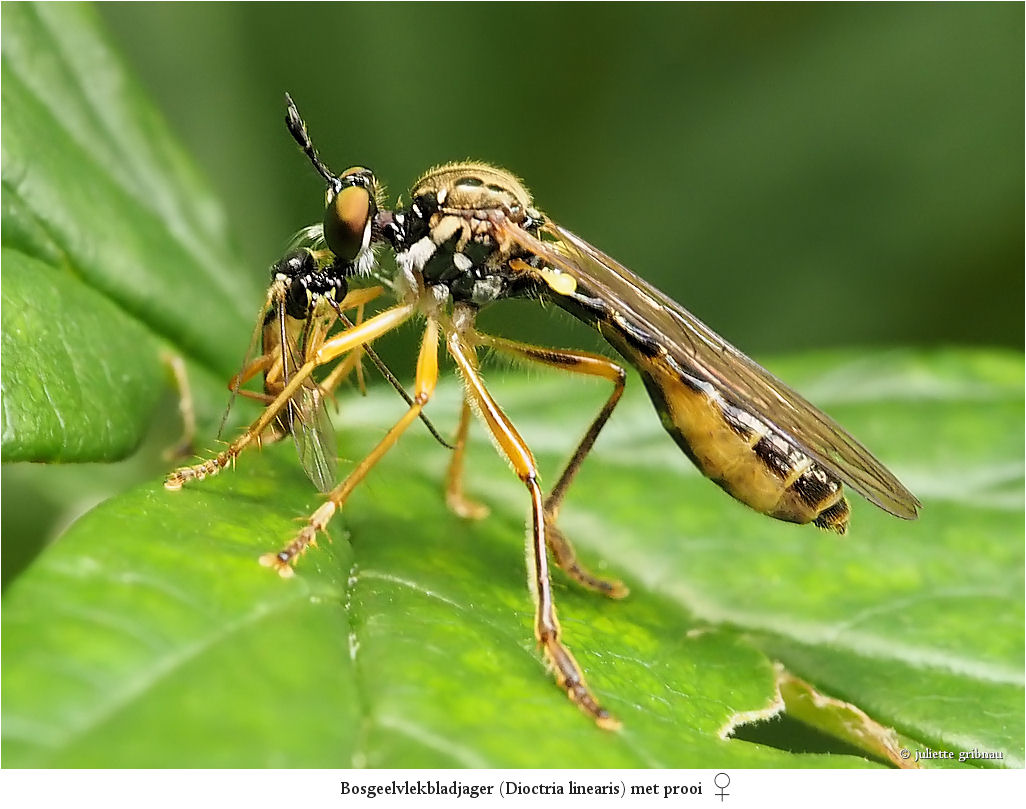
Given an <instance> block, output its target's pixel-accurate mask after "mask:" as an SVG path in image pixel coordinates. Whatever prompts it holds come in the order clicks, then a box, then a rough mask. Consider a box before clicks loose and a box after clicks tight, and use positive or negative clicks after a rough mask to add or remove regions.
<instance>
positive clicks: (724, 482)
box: [629, 352, 849, 534]
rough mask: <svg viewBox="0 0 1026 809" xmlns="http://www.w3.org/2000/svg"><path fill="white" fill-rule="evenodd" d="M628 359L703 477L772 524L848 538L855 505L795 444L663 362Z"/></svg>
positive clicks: (639, 357)
mask: <svg viewBox="0 0 1026 809" xmlns="http://www.w3.org/2000/svg"><path fill="white" fill-rule="evenodd" d="M630 354H632V355H633V356H630ZM629 359H630V360H631V362H632V363H633V364H634V365H635V367H637V369H638V371H639V372H640V373H641V376H642V378H643V379H644V380H645V386H646V387H647V388H648V392H649V395H650V396H651V397H652V402H653V403H654V404H655V406H656V409H657V410H658V411H659V415H660V418H661V419H662V423H663V427H664V428H665V429H666V431H667V432H668V433H669V434H670V435H672V436H673V438H674V440H675V441H676V442H677V444H678V445H679V446H680V448H681V449H683V450H684V452H685V453H687V455H688V457H690V458H691V460H692V461H694V463H695V465H696V466H697V467H698V468H699V469H700V470H701V472H702V474H703V475H705V476H706V477H708V478H710V479H711V480H713V481H715V482H716V483H717V484H718V485H719V486H720V487H721V488H723V489H724V490H725V491H726V492H727V493H729V494H730V495H731V496H733V497H734V498H736V499H737V500H740V501H741V502H742V503H744V504H746V505H748V506H751V507H752V508H754V509H755V510H756V511H760V512H762V513H763V514H768V515H769V516H770V517H775V518H776V519H778V520H785V521H787V522H795V523H809V522H811V523H815V524H816V525H818V526H819V527H821V528H828V529H831V530H833V531H837V532H838V533H840V534H843V533H844V532H845V530H846V529H847V527H848V513H849V512H848V501H847V500H845V498H844V492H843V487H842V485H841V483H840V481H838V480H837V479H835V478H834V477H833V476H832V475H830V474H829V473H828V472H827V471H826V470H824V469H822V468H820V467H819V466H817V465H816V464H815V463H814V462H813V461H812V459H811V458H809V457H808V456H807V455H805V454H804V453H802V452H801V451H800V450H798V449H797V448H796V447H795V446H794V445H793V444H792V443H791V442H790V441H789V440H788V439H786V438H785V437H784V436H783V435H781V434H780V433H779V432H777V431H776V430H774V429H773V428H772V427H770V426H769V425H768V424H766V423H765V422H763V421H760V420H759V419H758V418H756V417H754V416H752V415H751V414H749V413H747V412H745V411H744V410H741V409H740V408H738V407H735V406H733V405H732V404H730V403H729V402H727V401H725V400H724V399H723V397H722V396H720V395H719V393H718V392H717V391H716V390H715V388H713V386H712V385H710V384H709V383H707V382H704V381H702V380H699V379H696V378H694V377H690V376H688V375H687V374H681V373H680V372H678V371H677V370H676V369H674V368H673V367H671V366H670V365H669V364H667V363H666V362H665V361H664V359H663V358H662V357H660V356H659V355H658V354H656V355H654V356H652V357H646V356H643V355H638V354H636V353H634V352H629Z"/></svg>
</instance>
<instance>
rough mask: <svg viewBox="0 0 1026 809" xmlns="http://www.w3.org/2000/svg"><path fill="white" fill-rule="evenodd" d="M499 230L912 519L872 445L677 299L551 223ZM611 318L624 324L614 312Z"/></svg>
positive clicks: (583, 295)
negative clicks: (534, 230) (537, 229)
mask: <svg viewBox="0 0 1026 809" xmlns="http://www.w3.org/2000/svg"><path fill="white" fill-rule="evenodd" d="M504 230H505V232H506V233H508V235H509V236H510V238H511V239H512V240H513V241H515V242H516V243H518V244H519V245H520V246H521V247H523V248H524V249H526V250H528V251H530V252H531V253H534V254H535V255H537V256H538V257H539V258H540V259H541V260H542V261H543V262H545V263H546V264H548V265H549V266H551V267H553V268H554V269H557V270H559V271H561V272H564V273H567V274H568V275H570V276H571V277H572V278H573V279H574V281H575V283H576V286H577V289H576V290H574V291H572V292H571V291H568V292H566V293H560V294H567V295H570V296H571V297H574V296H577V297H578V298H580V299H582V300H586V299H588V298H591V299H598V302H599V303H600V304H603V305H604V306H605V307H606V308H607V309H608V310H609V311H610V313H611V314H618V315H619V316H620V319H621V320H622V321H623V323H625V324H627V325H628V326H629V327H633V328H637V330H638V331H639V332H643V333H645V334H648V335H651V336H652V337H653V338H654V339H655V340H656V341H657V342H658V343H659V344H660V345H661V346H662V347H663V348H664V349H665V350H666V355H667V358H668V359H669V360H670V361H671V362H673V363H674V364H676V365H677V366H678V368H679V370H681V371H682V372H683V373H686V374H688V375H691V376H694V377H696V378H697V379H699V380H702V381H705V382H707V383H709V384H711V385H712V386H713V387H714V388H715V389H716V390H717V391H718V392H719V393H720V395H722V396H723V397H724V399H725V400H726V401H728V402H729V403H730V404H732V405H734V406H735V407H738V408H740V409H741V410H744V411H746V412H748V413H749V414H751V415H752V416H754V417H755V418H758V419H760V420H762V421H765V422H767V423H768V424H769V425H771V426H772V427H773V428H775V429H776V430H779V431H780V433H781V434H783V435H784V436H785V437H787V438H788V439H789V440H790V441H792V442H793V443H794V445H795V446H796V447H797V448H798V449H800V450H801V451H802V452H804V453H805V454H807V455H808V456H809V457H810V458H812V459H813V460H814V461H815V462H816V463H817V464H819V465H820V466H822V467H823V469H825V470H827V471H828V472H830V473H832V474H833V475H835V476H836V477H837V478H838V479H839V480H841V481H842V482H844V483H847V484H848V485H849V486H850V487H851V488H852V489H854V490H855V491H856V492H858V493H859V494H861V495H862V496H863V497H865V498H866V499H867V500H869V501H870V502H872V503H874V504H876V505H877V506H879V507H880V508H882V509H884V511H887V512H890V513H891V514H893V515H895V516H896V517H901V518H903V519H907V520H911V519H915V518H916V516H917V513H916V512H917V509H918V508H919V507H920V505H921V504H920V502H919V501H918V500H917V499H916V497H915V495H913V494H912V493H911V492H910V491H909V490H908V489H906V488H905V486H904V485H902V483H901V481H899V480H898V479H897V477H895V476H894V474H893V473H892V472H890V471H889V470H888V469H887V468H886V467H885V466H884V465H883V464H882V463H880V461H878V460H877V459H876V458H874V457H873V455H872V454H871V453H870V452H869V450H867V449H866V448H865V447H863V446H862V445H861V444H860V443H859V442H858V441H856V440H855V439H854V438H853V437H852V436H851V435H849V434H848V433H847V432H846V431H845V430H844V428H842V427H841V426H840V425H839V424H837V422H835V421H834V420H833V419H831V418H830V417H829V416H827V415H826V414H825V413H823V412H822V411H820V410H819V409H817V408H816V407H814V406H813V405H812V404H810V403H809V402H808V401H807V400H806V399H805V398H803V397H802V396H801V395H800V394H798V393H796V392H795V391H793V390H792V389H791V388H789V387H788V386H787V385H785V384H784V383H783V382H782V381H780V380H779V379H777V377H775V376H774V375H773V374H771V373H770V372H769V371H767V370H766V369H765V368H763V367H762V366H761V365H759V364H758V363H756V362H755V361H754V360H753V359H751V358H750V357H748V356H747V355H745V354H744V353H742V352H741V351H739V350H738V349H737V348H735V347H734V346H732V345H731V344H730V343H728V342H727V341H726V340H724V339H723V338H722V337H720V336H719V335H718V334H716V332H714V331H713V330H712V329H710V328H709V327H708V326H706V325H705V324H704V323H702V321H700V320H699V319H698V318H697V317H695V316H694V315H692V314H691V313H690V312H688V311H687V310H686V309H684V308H683V307H682V306H681V305H680V304H678V303H677V302H676V301H674V300H672V299H671V298H669V297H668V296H667V295H665V294H664V293H662V292H660V291H659V290H658V289H656V288H655V287H653V286H652V285H651V284H649V283H648V282H647V281H645V280H643V279H642V278H639V277H638V276H637V275H635V274H634V273H633V272H631V271H630V270H628V269H627V268H626V267H624V266H623V265H622V264H620V263H619V262H618V261H616V260H615V259H613V258H611V257H609V256H607V255H606V254H605V253H603V252H602V251H601V250H599V249H598V248H596V247H594V246H592V245H591V244H589V243H588V242H586V241H585V240H584V239H582V238H580V237H579V236H577V235H575V234H574V233H571V232H570V231H568V230H566V229H565V228H562V227H560V226H559V225H556V224H554V223H552V222H548V223H546V224H544V225H542V227H541V234H542V237H541V238H538V237H536V236H533V235H532V234H530V233H528V232H527V231H525V230H523V229H522V228H519V227H516V226H514V225H510V224H507V225H505V226H504ZM611 325H614V326H615V327H616V328H623V326H622V325H620V324H617V323H616V320H615V319H614V320H612V321H611Z"/></svg>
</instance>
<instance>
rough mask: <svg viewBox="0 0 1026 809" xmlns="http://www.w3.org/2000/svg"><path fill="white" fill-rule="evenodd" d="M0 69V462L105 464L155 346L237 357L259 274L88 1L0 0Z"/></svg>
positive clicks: (133, 417) (195, 363) (200, 367)
mask: <svg viewBox="0 0 1026 809" xmlns="http://www.w3.org/2000/svg"><path fill="white" fill-rule="evenodd" d="M2 65H3V73H4V81H3V88H2V95H3V100H2V107H3V121H4V137H3V201H4V202H3V233H2V241H3V265H4V282H3V308H4V315H5V316H4V319H3V333H2V348H3V356H4V362H3V368H2V373H0V389H2V393H3V425H2V426H3V460H4V461H5V462H6V461H22V460H31V461H90V460H112V459H116V458H122V457H124V456H125V455H127V454H128V452H130V451H131V450H132V449H133V448H134V447H135V446H136V445H137V444H138V443H139V442H140V440H141V439H142V437H143V435H144V433H145V432H146V429H147V427H148V424H149V421H150V418H151V417H152V413H153V410H154V407H155V405H156V402H157V399H158V398H159V395H160V393H161V390H162V389H164V388H165V386H166V381H165V377H166V374H165V373H164V371H163V369H162V368H161V366H160V357H161V354H162V353H163V351H164V350H165V349H169V348H173V351H174V352H175V353H177V354H179V355H182V356H184V357H186V358H188V359H189V360H190V361H191V362H190V370H191V371H193V372H194V373H195V374H196V375H197V376H198V377H202V374H203V372H204V371H206V372H208V373H209V372H210V371H216V373H217V375H218V376H220V377H222V378H223V377H225V376H226V375H227V373H230V370H233V369H234V367H237V364H238V362H239V359H240V358H239V355H238V354H239V351H240V350H241V349H240V345H243V346H244V345H245V336H244V335H245V334H246V332H247V329H248V324H249V323H250V322H251V318H252V312H249V311H246V310H247V309H248V308H249V306H250V304H249V303H248V302H249V301H257V300H258V299H259V298H258V295H257V294H253V292H254V288H255V287H254V285H255V284H256V283H259V281H258V276H257V274H253V273H250V274H248V275H247V274H246V273H245V272H243V271H242V269H241V268H240V267H238V265H237V263H236V261H235V259H234V257H233V255H232V251H231V250H230V247H229V245H228V241H227V239H226V237H225V228H224V217H223V215H222V214H221V212H220V209H219V207H218V205H217V204H216V203H215V201H214V200H213V198H212V197H211V195H210V193H209V192H208V191H207V190H206V188H205V186H204V185H203V183H201V182H200V181H199V180H198V179H197V177H196V174H195V171H194V170H193V169H192V168H191V166H190V164H189V162H188V160H186V158H185V157H184V156H183V154H182V153H181V151H180V149H179V148H178V147H177V145H176V144H175V142H174V140H173V139H172V138H171V137H170V135H169V134H168V132H167V130H166V126H165V125H164V123H163V121H162V120H161V119H160V117H159V115H158V114H157V112H156V111H155V110H154V108H153V107H152V106H151V105H150V104H149V103H148V102H147V101H145V99H144V98H143V96H142V94H141V93H140V91H139V89H138V88H137V86H136V85H135V84H134V83H133V82H132V81H131V80H130V79H128V77H126V76H125V74H124V72H123V70H122V68H121V65H120V64H119V62H118V60H117V59H116V58H115V57H114V56H113V54H112V53H111V52H110V51H109V49H108V48H107V45H106V44H105V42H104V41H103V38H102V36H101V35H100V34H99V33H98V31H97V26H96V21H95V14H94V11H93V10H92V9H91V8H90V7H88V6H83V5H68V6H51V5H47V4H16V5H12V6H11V7H10V8H5V9H4V26H3V48H2ZM239 278H243V279H247V280H246V281H244V282H241V283H240V282H238V281H236V280H231V279H239Z"/></svg>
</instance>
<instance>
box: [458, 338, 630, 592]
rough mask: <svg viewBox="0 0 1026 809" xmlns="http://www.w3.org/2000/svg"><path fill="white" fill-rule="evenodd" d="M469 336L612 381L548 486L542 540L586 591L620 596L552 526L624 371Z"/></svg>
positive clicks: (595, 358) (583, 356) (613, 582)
mask: <svg viewBox="0 0 1026 809" xmlns="http://www.w3.org/2000/svg"><path fill="white" fill-rule="evenodd" d="M470 339H472V340H474V341H475V342H476V343H478V344H479V345H483V346H487V347H488V348H491V349H493V350H495V351H498V352H501V353H503V354H508V355H510V356H513V357H516V358H517V359H520V360H528V361H530V362H536V363H539V364H541V365H546V366H548V367H550V368H556V369H559V370H562V371H568V372H570V373H573V374H582V375H584V376H595V377H599V378H601V379H607V380H609V381H610V382H612V383H613V392H612V393H611V394H610V396H609V399H607V400H606V403H605V404H604V405H603V406H602V409H601V410H600V411H599V413H598V415H597V416H596V417H595V419H594V420H593V421H592V423H591V426H590V427H589V428H588V431H587V432H586V433H585V434H584V438H582V439H581V442H580V443H579V444H578V445H577V449H575V450H574V454H573V455H572V456H571V458H570V460H569V462H568V463H567V465H566V468H565V469H563V473H562V474H561V475H560V476H559V480H558V481H556V485H555V486H553V487H552V491H551V492H550V493H549V495H548V497H546V498H545V526H546V529H547V530H546V539H547V541H548V544H549V549H550V550H551V551H552V557H553V559H555V561H556V564H557V565H559V567H560V568H562V569H563V570H564V571H565V572H566V574H567V575H568V576H570V577H571V578H572V579H574V581H576V582H577V583H578V584H580V585H581V586H582V587H587V588H588V589H589V590H594V591H595V592H598V593H602V595H605V596H609V597H610V598H624V597H625V596H627V595H628V594H629V593H630V590H629V589H628V588H627V586H626V585H625V584H624V583H623V582H621V581H619V580H617V579H609V578H605V577H603V576H599V575H597V574H595V573H592V572H591V571H590V570H588V569H587V568H586V567H584V566H583V565H582V564H581V563H580V562H579V561H578V560H577V554H576V553H575V552H574V548H573V545H571V544H570V540H568V539H567V538H566V537H565V536H564V535H563V532H562V531H561V530H560V529H559V527H558V526H557V525H556V518H557V517H558V516H559V509H560V506H561V505H562V504H563V498H564V497H565V496H566V492H567V489H568V488H570V484H571V483H573V480H574V477H576V475H577V471H578V470H579V469H580V467H581V464H582V463H583V462H584V459H585V457H586V456H587V455H588V453H589V452H590V451H591V448H592V447H593V446H594V444H595V439H596V438H598V434H599V432H600V431H601V430H602V428H603V427H604V426H605V424H606V422H607V421H608V420H609V416H610V415H611V414H612V412H613V408H615V407H616V405H617V403H618V402H619V401H620V397H621V396H622V395H623V389H624V385H625V384H626V380H627V375H626V373H625V372H624V370H623V368H621V367H620V366H619V365H617V364H616V363H614V362H612V361H611V360H609V359H607V358H606V357H603V356H601V355H599V354H591V353H588V352H585V351H566V350H562V349H555V348H542V347H539V346H532V345H528V344H527V343H520V342H516V341H514V340H506V339H503V338H501V337H491V336H489V335H487V334H480V333H476V332H475V333H473V334H472V335H471V336H470Z"/></svg>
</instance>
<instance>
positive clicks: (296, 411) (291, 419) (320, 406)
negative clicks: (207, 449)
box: [265, 303, 337, 492]
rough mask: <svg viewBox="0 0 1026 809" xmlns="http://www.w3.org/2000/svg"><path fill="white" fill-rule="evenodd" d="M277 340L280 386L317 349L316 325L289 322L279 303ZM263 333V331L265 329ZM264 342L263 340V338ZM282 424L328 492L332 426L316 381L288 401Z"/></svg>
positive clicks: (332, 469) (307, 469) (331, 470)
mask: <svg viewBox="0 0 1026 809" xmlns="http://www.w3.org/2000/svg"><path fill="white" fill-rule="evenodd" d="M275 314H276V315H277V316H276V318H274V319H275V321H276V323H275V324H274V326H273V327H276V328H277V335H276V337H277V343H278V345H279V346H280V352H281V369H282V380H283V386H284V385H287V384H288V382H289V379H290V378H291V376H292V374H293V373H294V372H295V370H296V369H297V368H298V367H299V366H300V365H302V364H303V362H304V360H305V358H306V356H307V354H309V353H310V350H311V349H313V350H316V346H315V344H314V343H312V342H311V340H314V341H315V342H319V341H318V340H317V338H315V337H313V335H314V334H319V333H320V331H319V328H318V327H319V325H320V324H318V323H316V322H315V321H314V319H310V318H308V319H307V320H305V321H298V322H297V321H292V320H291V319H290V318H287V317H286V315H285V313H284V304H283V303H279V304H278V306H277V310H276V313H275ZM265 334H266V330H265ZM265 343H266V340H265ZM281 422H282V424H283V426H284V427H285V428H286V429H287V430H288V431H289V432H291V433H292V440H293V441H294V443H295V445H296V453H297V455H298V456H299V463H300V465H301V466H302V467H303V471H305V472H306V474H307V476H308V477H309V478H310V480H311V481H313V484H314V485H315V486H316V487H317V489H318V491H322V492H327V491H330V490H331V489H332V488H333V487H334V486H335V472H336V466H337V465H336V455H335V453H336V447H337V441H336V438H335V428H334V427H333V426H332V423H331V418H330V417H329V416H328V410H327V407H326V406H325V403H324V395H323V393H322V392H321V389H320V387H318V385H317V383H316V382H315V381H314V380H312V379H308V380H307V381H306V383H305V384H303V385H302V386H301V387H300V388H299V390H298V391H296V393H295V395H294V396H293V397H292V398H291V399H290V400H289V402H288V405H287V406H286V407H285V410H284V412H283V413H282V419H281Z"/></svg>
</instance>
